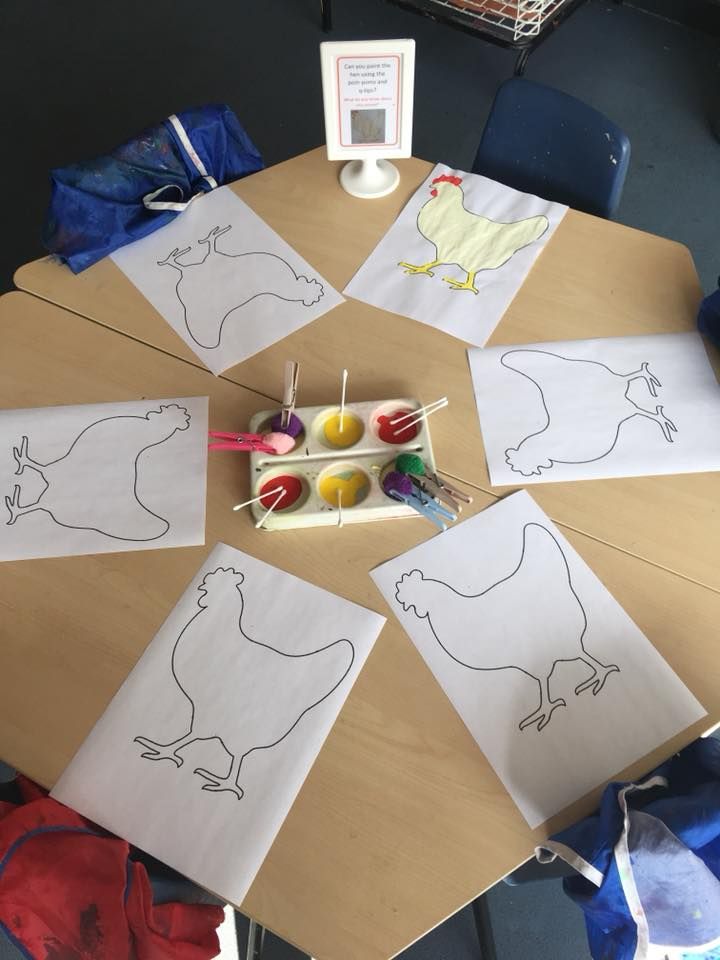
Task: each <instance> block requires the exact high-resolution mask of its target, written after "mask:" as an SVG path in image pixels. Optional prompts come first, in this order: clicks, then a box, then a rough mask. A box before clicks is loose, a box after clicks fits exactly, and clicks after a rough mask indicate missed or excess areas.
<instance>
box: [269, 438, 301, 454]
mask: <svg viewBox="0 0 720 960" xmlns="http://www.w3.org/2000/svg"><path fill="white" fill-rule="evenodd" d="M263 443H266V444H267V445H268V446H269V447H272V448H273V450H274V451H275V453H280V454H283V453H290V451H291V450H292V448H293V447H294V446H295V440H294V439H293V437H291V436H289V435H288V434H287V433H264V434H263Z"/></svg>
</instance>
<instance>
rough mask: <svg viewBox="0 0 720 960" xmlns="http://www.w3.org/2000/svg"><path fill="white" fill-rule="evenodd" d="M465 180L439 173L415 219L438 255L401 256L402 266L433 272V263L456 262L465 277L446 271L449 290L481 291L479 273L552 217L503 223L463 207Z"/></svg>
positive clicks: (533, 236)
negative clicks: (417, 259)
mask: <svg viewBox="0 0 720 960" xmlns="http://www.w3.org/2000/svg"><path fill="white" fill-rule="evenodd" d="M461 184H462V177H455V176H451V175H448V174H441V175H440V176H439V177H435V179H434V180H433V181H432V183H431V184H430V199H429V200H427V201H426V202H425V203H424V204H423V206H422V207H421V208H420V211H419V213H418V215H417V221H416V224H417V229H418V233H420V234H421V236H423V237H424V238H425V239H426V240H427V241H428V243H431V244H432V245H433V246H434V247H435V258H434V259H433V260H430V261H428V263H421V264H414V263H408V262H407V261H405V260H401V261H400V262H399V263H398V266H399V267H403V268H404V273H406V274H409V275H411V276H414V275H418V274H425V275H426V276H428V277H434V276H435V274H434V273H433V272H432V270H433V267H438V266H441V265H450V264H455V265H456V266H458V267H460V269H461V270H464V271H465V274H466V276H465V279H464V280H456V279H455V278H454V277H443V278H442V280H443V282H444V283H447V284H448V285H449V287H450V289H451V290H469V291H470V292H471V293H478V290H477V287H476V286H475V277H476V275H477V274H478V273H480V272H481V271H482V270H497V269H498V268H499V267H502V266H504V265H505V264H506V263H507V262H508V260H510V258H511V257H513V256H514V255H515V254H516V253H517V252H518V250H521V249H522V248H523V247H527V246H529V244H531V243H534V242H535V241H536V240H538V239H539V238H540V237H541V236H542V235H543V234H544V233H545V232H546V231H547V229H548V227H549V226H550V223H549V221H548V218H547V217H545V216H537V217H526V218H525V219H523V220H515V221H512V222H510V223H502V222H500V221H496V220H489V219H488V218H487V217H483V216H481V215H480V214H478V213H473V212H472V211H471V210H468V209H467V208H466V207H465V202H464V201H465V195H464V193H463V190H462V187H461Z"/></svg>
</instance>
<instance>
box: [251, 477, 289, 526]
mask: <svg viewBox="0 0 720 960" xmlns="http://www.w3.org/2000/svg"><path fill="white" fill-rule="evenodd" d="M286 493H287V490H286V489H285V487H283V488H282V489H281V490H280V493H279V494H278V495H277V497H276V498H275V499H274V500H273V502H272V506H271V507H270V509H269V510H268V511H267V513H264V514H263V515H262V517H260V519H259V520H258V522H257V523H256V524H255V529H256V530H257V529H258V528H259V527H261V526H262V525H263V524H264V523H265V521H266V520H267V518H268V517H269V516H270V514H271V513H272V512H273V510H274V509H275V507H276V506H277V505H278V504H279V503H280V501H281V500H282V498H283V497H284V496H285V494H286ZM266 496H267V494H266Z"/></svg>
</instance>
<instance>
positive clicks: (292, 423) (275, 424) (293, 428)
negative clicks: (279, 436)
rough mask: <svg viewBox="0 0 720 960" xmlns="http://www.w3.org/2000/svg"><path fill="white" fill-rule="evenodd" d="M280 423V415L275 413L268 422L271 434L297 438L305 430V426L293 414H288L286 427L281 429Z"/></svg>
mask: <svg viewBox="0 0 720 960" xmlns="http://www.w3.org/2000/svg"><path fill="white" fill-rule="evenodd" d="M281 423H282V413H276V414H275V416H274V417H273V418H272V420H271V421H270V428H271V430H272V431H273V433H286V434H287V435H288V436H289V437H293V438H295V437H299V436H300V434H301V433H302V432H303V430H304V429H305V426H304V424H303V422H302V420H301V419H300V417H296V416H295V414H294V413H291V414H290V420H289V422H288V425H287V426H286V427H281V426H280V424H281Z"/></svg>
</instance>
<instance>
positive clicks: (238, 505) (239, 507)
mask: <svg viewBox="0 0 720 960" xmlns="http://www.w3.org/2000/svg"><path fill="white" fill-rule="evenodd" d="M281 491H282V492H283V493H284V492H285V487H275V489H274V490H268V492H267V493H261V494H260V496H259V497H253V498H252V500H246V501H245V503H236V504H235V506H234V507H233V510H242V508H243V507H249V506H250V504H251V503H257V502H258V500H264V499H265V497H271V496H272V495H273V494H274V493H280V492H281Z"/></svg>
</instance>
